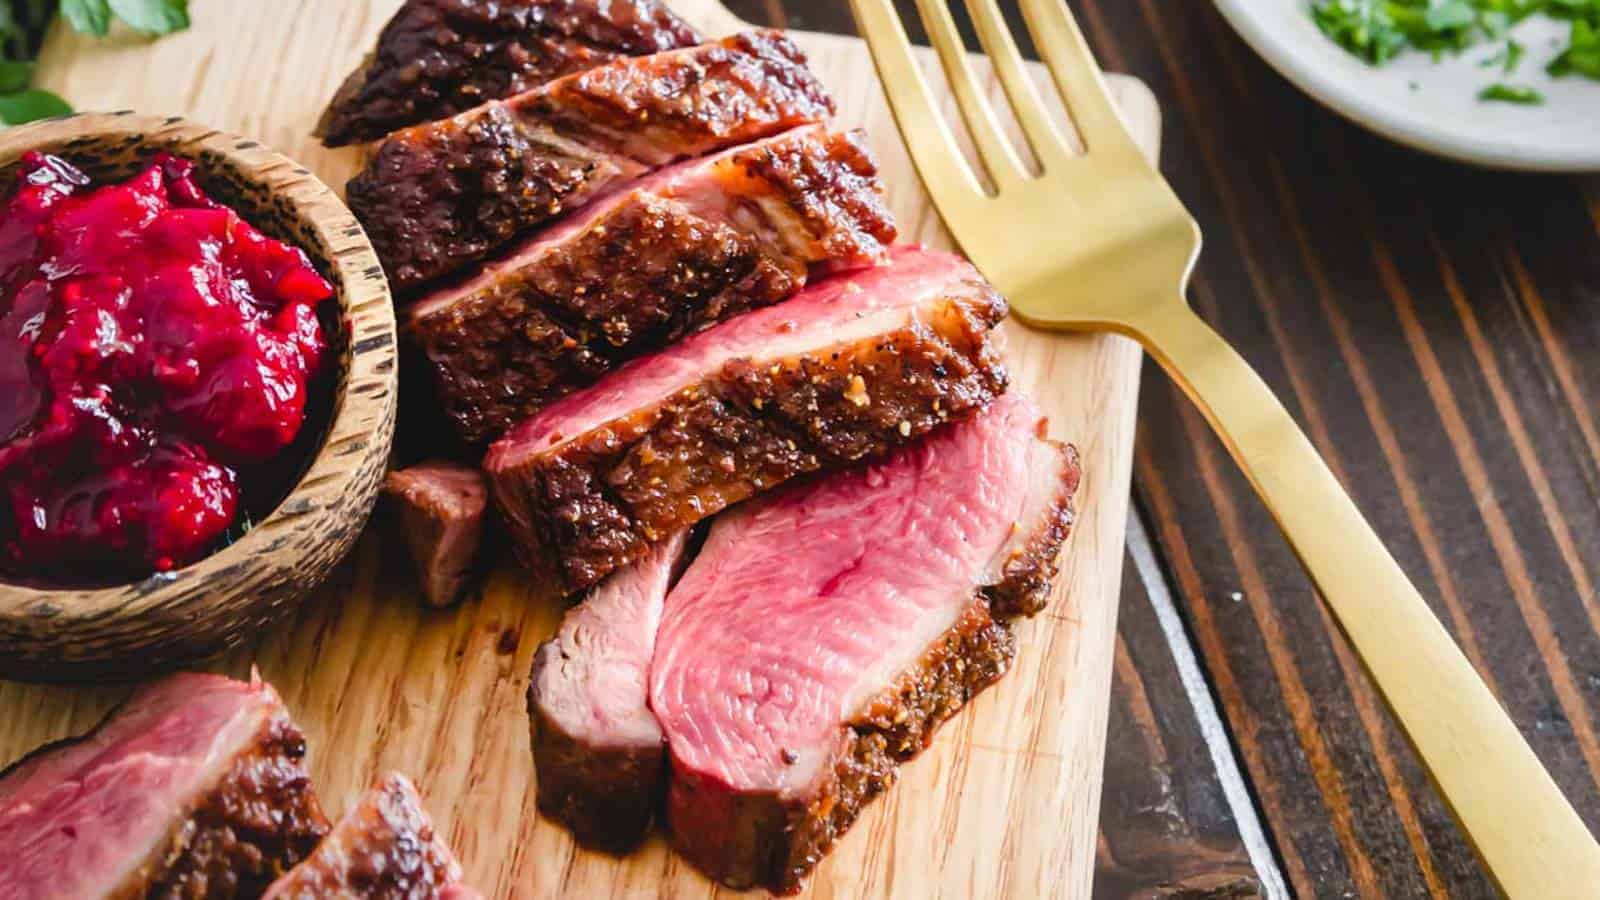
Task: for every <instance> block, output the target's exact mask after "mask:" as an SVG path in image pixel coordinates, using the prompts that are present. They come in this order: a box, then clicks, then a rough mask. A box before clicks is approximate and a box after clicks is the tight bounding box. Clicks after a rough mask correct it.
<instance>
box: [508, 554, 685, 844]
mask: <svg viewBox="0 0 1600 900" xmlns="http://www.w3.org/2000/svg"><path fill="white" fill-rule="evenodd" d="M685 543H686V538H685V536H684V535H683V534H679V535H677V536H676V537H673V538H671V539H669V540H667V541H666V542H664V543H662V544H660V545H658V546H656V547H655V548H654V549H652V550H651V551H650V552H649V553H648V554H647V555H646V556H645V557H644V558H643V559H641V560H639V561H638V562H636V563H634V564H632V565H630V566H627V567H625V568H623V569H620V570H618V571H617V572H614V573H613V574H612V575H611V576H610V577H609V578H607V579H606V580H605V581H602V582H601V583H600V585H599V587H596V588H595V589H594V590H592V591H590V592H589V594H588V595H587V596H586V597H585V598H584V599H583V601H582V602H581V603H579V604H578V605H577V606H575V607H573V608H572V609H571V610H570V611H568V613H567V615H566V617H565V618H564V619H563V620H562V622H561V629H560V631H558V632H557V633H556V635H555V637H553V638H551V639H550V640H549V641H547V642H545V644H544V645H543V646H541V647H540V648H539V651H538V653H537V654H536V655H535V656H534V659H533V676H532V678H531V680H530V684H529V686H528V713H529V715H530V717H531V718H532V723H533V758H534V767H535V769H536V770H537V773H538V779H539V809H540V810H542V811H543V812H544V814H545V815H547V816H549V817H551V818H552V819H555V820H556V821H558V822H560V823H562V824H563V825H565V826H567V827H568V828H569V829H571V830H572V833H573V835H574V836H576V838H577V839H578V843H580V844H582V845H583V846H585V847H591V848H594V849H598V850H605V851H607V852H610V853H625V852H627V851H628V850H631V849H633V848H634V847H635V846H637V845H638V844H639V842H640V841H642V840H643V839H644V837H645V835H646V834H647V833H648V832H649V829H650V823H651V822H652V821H653V820H654V818H655V814H656V809H657V808H658V807H659V806H660V805H661V798H662V790H663V788H664V785H665V782H664V777H665V774H666V758H665V754H666V745H665V744H664V743H663V742H662V738H661V727H660V726H659V725H657V724H656V719H655V715H654V714H652V713H651V712H650V705H649V685H648V676H649V672H650V657H651V655H652V654H653V653H654V652H655V643H656V628H657V627H658V626H659V625H660V624H661V609H662V606H663V605H664V604H665V603H666V599H667V590H668V589H669V588H670V587H671V586H672V581H673V579H674V578H675V577H676V575H677V573H678V571H679V569H680V566H681V562H682V559H683V555H684V544H685Z"/></svg>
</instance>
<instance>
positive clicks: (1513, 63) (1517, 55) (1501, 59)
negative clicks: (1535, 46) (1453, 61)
mask: <svg viewBox="0 0 1600 900" xmlns="http://www.w3.org/2000/svg"><path fill="white" fill-rule="evenodd" d="M1527 52H1528V48H1526V47H1524V46H1522V45H1521V44H1519V43H1517V42H1516V41H1515V40H1508V41H1506V45H1505V46H1504V47H1501V48H1500V52H1499V53H1496V54H1495V55H1493V56H1491V57H1489V58H1488V59H1485V60H1484V61H1483V62H1481V63H1479V66H1481V67H1482V68H1485V69H1488V68H1492V67H1494V66H1499V67H1500V71H1502V72H1505V73H1506V74H1507V75H1509V74H1511V73H1512V72H1515V71H1516V70H1517V66H1520V65H1522V57H1523V54H1525V53H1527Z"/></svg>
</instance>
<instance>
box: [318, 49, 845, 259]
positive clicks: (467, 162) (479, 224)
mask: <svg viewBox="0 0 1600 900" xmlns="http://www.w3.org/2000/svg"><path fill="white" fill-rule="evenodd" d="M832 113H833V101H832V99H831V98H830V97H829V96H828V93H827V91H826V89H824V88H823V87H822V84H821V83H820V82H818V81H817V80H816V78H815V77H814V76H813V75H812V74H811V73H810V71H809V70H808V69H807V68H806V63H805V55H804V54H803V53H802V52H801V51H800V49H799V48H798V47H796V46H795V45H794V44H793V42H791V41H790V40H789V39H788V38H787V37H785V36H784V35H783V34H782V33H781V32H775V31H758V32H750V33H747V34H741V35H738V36H736V37H732V38H728V39H725V40H723V41H718V42H716V43H711V44H705V45H702V46H699V47H695V48H693V49H691V50H688V51H685V52H682V53H669V54H665V55H663V56H658V57H651V58H649V59H644V60H636V61H630V62H627V63H618V64H617V65H614V66H604V67H601V68H597V69H592V70H589V71H587V72H584V73H582V74H579V75H577V76H575V77H573V78H568V79H565V80H562V81H560V82H557V83H555V84H552V85H550V86H549V87H548V88H547V89H545V90H539V91H535V92H533V93H530V94H527V95H524V96H520V97H516V98H513V99H511V100H509V101H508V102H506V103H492V104H488V105H485V106H482V107H479V108H478V109H475V110H472V111H470V112H467V113H463V114H462V115H460V116H457V117H455V118H453V119H450V120H446V121H442V122H432V123H429V124H426V125H419V126H417V127H415V128H410V129H407V130H405V131H402V132H399V133H397V134H395V135H393V136H391V137H390V138H388V139H387V140H385V141H384V142H383V143H382V144H381V145H379V147H378V149H377V151H376V153H375V154H374V156H373V158H372V160H371V162H370V163H369V165H368V166H367V168H366V169H365V170H364V171H362V172H361V173H360V174H359V175H357V176H356V177H355V178H354V179H352V180H351V182H350V184H349V186H348V188H347V194H348V197H349V201H350V208H351V210H352V211H354V212H355V214H356V216H357V218H359V219H360V220H361V223H362V225H364V226H365V227H366V230H367V235H368V237H370V238H371V239H372V243H373V246H374V247H375V248H376V249H377V251H378V256H379V258H380V259H381V260H382V261H383V263H384V267H385V269H386V270H387V271H388V273H389V276H390V278H391V279H392V280H393V281H394V282H395V285H396V287H398V288H400V289H406V288H409V287H411V286H413V285H416V284H418V283H420V282H422V281H426V280H429V279H433V278H437V277H439V276H441V275H444V274H447V273H449V272H451V271H454V270H456V269H458V268H460V267H461V266H464V265H467V264H469V263H473V262H477V261H478V260H481V259H483V258H484V257H485V256H487V255H488V254H489V253H490V252H491V251H493V250H494V249H496V248H498V247H501V246H503V245H505V244H506V243H507V242H508V241H510V240H511V239H512V238H513V237H514V236H515V235H517V234H519V233H526V232H528V231H529V230H531V229H533V228H535V227H537V226H538V225H540V224H541V223H543V222H546V221H549V220H551V219H554V218H555V217H556V216H558V215H560V214H562V213H563V212H565V211H567V210H569V209H573V208H575V207H577V206H578V205H580V204H581V203H583V202H584V201H585V200H587V199H588V198H590V197H592V196H594V194H595V193H596V192H597V191H599V190H601V189H603V188H605V187H607V186H608V185H611V184H613V183H615V182H618V181H619V180H621V179H623V178H625V177H628V176H629V175H630V174H633V175H637V174H639V173H640V171H642V170H644V169H647V168H650V167H651V165H650V164H651V163H664V162H670V161H672V160H673V159H675V158H687V157H692V156H698V155H701V154H703V153H708V152H712V151H715V150H720V149H722V148H725V147H728V146H734V145H738V144H741V143H744V142H746V141H749V140H755V139H759V138H763V137H767V136H769V135H772V134H776V133H778V132H781V131H785V130H787V129H789V128H793V127H796V126H799V125H804V124H807V123H812V122H822V121H826V120H827V119H828V118H829V117H830V116H831V115H832ZM629 141H638V142H639V143H640V144H641V145H643V147H646V148H648V150H647V151H645V152H646V153H647V154H648V155H652V156H654V157H655V158H654V159H646V160H641V161H634V160H632V159H630V158H629V157H630V155H631V154H630V152H629V149H628V144H627V142H629Z"/></svg>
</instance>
